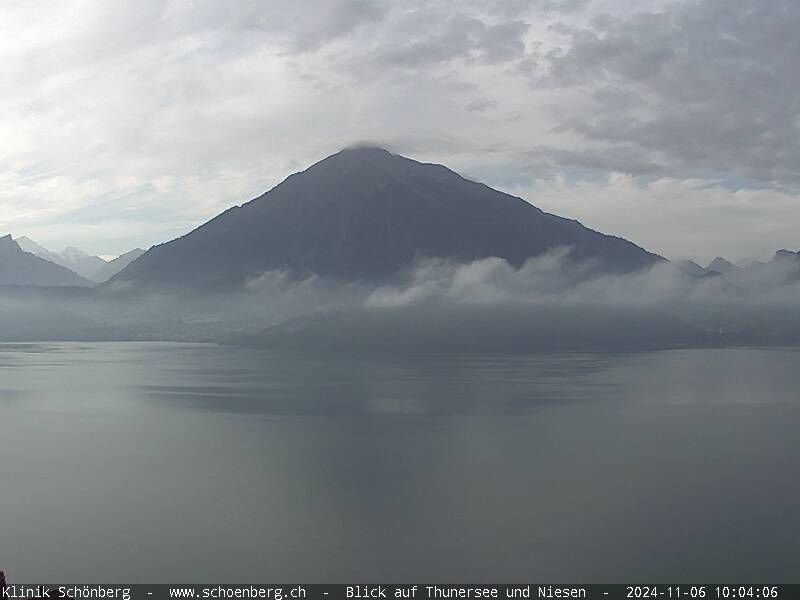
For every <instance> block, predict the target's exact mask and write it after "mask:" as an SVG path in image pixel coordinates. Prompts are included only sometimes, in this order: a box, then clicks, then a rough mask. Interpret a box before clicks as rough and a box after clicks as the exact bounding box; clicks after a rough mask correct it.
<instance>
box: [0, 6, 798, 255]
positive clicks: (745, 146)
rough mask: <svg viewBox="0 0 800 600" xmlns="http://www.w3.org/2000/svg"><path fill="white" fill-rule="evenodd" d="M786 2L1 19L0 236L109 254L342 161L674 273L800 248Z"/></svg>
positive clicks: (223, 9)
mask: <svg viewBox="0 0 800 600" xmlns="http://www.w3.org/2000/svg"><path fill="white" fill-rule="evenodd" d="M798 31H800V3H798V2H796V0H770V1H769V2H765V1H764V0H702V1H694V0H682V1H681V0H679V1H676V2H664V1H660V0H652V1H651V0H641V1H637V2H629V1H621V0H527V1H524V0H483V1H478V0H453V1H442V0H431V1H426V0H404V1H403V2H399V1H395V2H386V1H382V0H305V1H303V2H297V1H296V0H237V1H236V2H220V1H218V0H169V1H154V0H136V1H133V0H118V1H113V2H112V1H106V2H98V1H95V0H75V1H71V0H52V1H51V0H40V1H37V2H27V1H25V0H5V1H4V2H3V3H2V4H0V63H1V64H2V65H3V69H2V70H0V139H2V144H0V234H5V233H11V234H12V235H14V236H15V237H17V236H23V235H26V236H28V237H31V238H33V239H35V240H36V241H38V242H40V243H41V244H43V245H45V246H48V247H50V248H52V249H55V250H60V249H61V248H63V247H65V246H78V247H81V248H83V249H84V250H86V251H89V252H92V253H96V254H102V255H116V254H120V253H122V252H125V251H127V250H129V249H131V248H133V247H136V246H140V247H144V248H147V247H149V246H151V245H153V244H156V243H160V242H163V241H167V240H169V239H172V238H175V237H177V236H180V235H183V234H184V233H187V232H188V231H190V230H191V229H193V228H194V227H196V226H197V225H199V224H201V223H202V222H204V221H205V220H207V219H209V218H211V217H213V216H215V215H216V214H218V213H219V212H221V211H222V210H224V209H226V208H228V207H230V206H233V205H235V204H241V203H243V202H245V201H247V200H249V199H251V198H253V197H256V196H258V195H260V194H261V193H263V192H264V191H266V190H267V189H269V188H271V187H272V186H274V185H276V184H277V183H279V182H280V181H282V180H283V179H284V178H285V177H286V176H287V175H289V174H291V173H292V172H296V171H298V170H302V169H304V168H306V167H307V166H308V165H310V164H312V163H314V162H316V161H318V160H320V159H322V158H324V157H325V156H327V155H329V154H332V153H334V152H336V151H338V150H339V149H341V148H343V147H345V146H348V145H352V144H354V143H365V142H366V143H374V144H377V145H381V146H384V147H387V148H388V149H390V150H392V151H394V152H397V153H400V154H403V155H406V156H409V157H411V158H415V159H417V160H421V161H425V162H438V163H442V164H445V165H447V166H449V167H450V168H452V169H454V170H456V171H458V172H460V173H462V174H463V175H465V176H467V177H470V178H473V179H477V180H479V181H482V182H484V183H486V184H488V185H490V186H492V187H495V188H498V189H501V190H504V191H507V192H510V193H513V194H515V195H519V196H521V197H523V198H525V199H526V200H528V201H529V202H531V203H533V204H535V205H536V206H539V207H540V208H542V209H544V210H547V211H549V212H554V213H556V214H560V215H563V216H567V217H571V218H577V219H579V220H580V221H581V222H583V223H584V224H585V225H587V226H589V227H591V228H593V229H598V230H600V231H603V232H606V233H611V234H614V235H620V236H624V237H626V238H628V239H630V240H632V241H634V242H636V243H638V244H640V245H642V246H644V247H646V248H647V249H649V250H651V251H654V252H658V253H660V254H662V255H664V256H667V257H669V258H691V259H695V260H698V261H701V262H706V261H709V260H710V259H712V258H713V257H715V256H717V255H722V256H725V257H727V258H729V259H731V260H735V261H739V262H746V261H749V260H752V259H756V258H768V257H769V256H771V255H772V254H773V253H774V251H775V250H777V249H779V248H790V249H795V250H796V249H798V248H800V234H798V233H797V223H798V222H800V69H798V68H797V57H798V56H800V35H797V32H798Z"/></svg>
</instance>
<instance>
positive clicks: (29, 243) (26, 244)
mask: <svg viewBox="0 0 800 600" xmlns="http://www.w3.org/2000/svg"><path fill="white" fill-rule="evenodd" d="M16 241H17V244H19V247H20V248H22V249H23V250H24V251H25V252H30V253H31V254H34V255H36V256H38V257H39V258H43V259H45V260H48V261H50V262H51V263H55V264H57V265H61V266H62V267H65V266H66V265H65V264H63V263H64V258H63V257H62V256H61V255H60V254H57V253H56V252H52V251H50V250H48V249H47V248H45V247H44V246H42V245H41V244H38V243H36V242H34V241H33V240H32V239H31V238H29V237H25V236H22V237H18V238H17V240H16ZM67 268H69V267H67Z"/></svg>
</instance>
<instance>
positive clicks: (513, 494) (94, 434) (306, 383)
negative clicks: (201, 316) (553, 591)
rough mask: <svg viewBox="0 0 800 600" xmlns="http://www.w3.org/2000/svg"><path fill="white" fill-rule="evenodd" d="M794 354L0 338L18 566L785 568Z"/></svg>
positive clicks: (480, 576)
mask: <svg viewBox="0 0 800 600" xmlns="http://www.w3.org/2000/svg"><path fill="white" fill-rule="evenodd" d="M799 359H800V353H798V351H796V350H786V349H771V350H758V349H730V350H726V349H710V350H671V351H661V352H651V353H624V354H610V353H606V354H538V355H535V356H516V357H508V356H506V357H502V358H500V357H491V356H480V355H472V356H464V355H460V356H456V355H439V356H413V355H405V356H388V357H387V356H380V355H375V356H365V355H361V356H346V355H341V356H335V355H326V356H312V355H307V356H301V355H298V354H296V353H293V354H282V353H275V352H264V351H255V350H248V349H237V348H221V347H217V346H213V345H191V344H154V343H105V344H95V343H47V344H13V345H8V344H6V345H2V346H0V381H2V385H1V386H0V420H1V421H2V423H3V427H2V434H0V457H2V459H0V481H2V482H3V485H2V487H1V488H0V515H2V519H0V540H2V544H0V564H2V565H3V568H4V569H5V570H6V571H7V573H8V576H9V580H10V581H11V582H23V581H36V580H42V579H49V580H61V581H65V582H66V581H73V582H82V583H85V582H86V581H96V582H98V581H127V582H135V581H148V582H154V581H156V582H167V581H171V582H175V581H194V582H219V581H260V582H264V581H270V580H272V581H276V580H282V581H327V582H342V581H359V582H368V581H374V582H379V581H383V582H386V581H401V580H416V581H471V582H481V581H483V582H486V581H517V582H522V581H524V582H530V581H534V580H538V581H593V582H601V581H606V582H612V581H613V582H619V581H623V580H625V581H629V580H638V581H648V582H657V581H672V582H675V581H698V580H704V581H708V580H717V581H756V580H759V581H781V582H790V581H797V568H796V556H798V553H800V542H799V541H798V540H799V539H800V538H799V537H798V535H797V532H798V531H800V514H799V513H798V511H797V506H798V505H800V481H799V480H798V478H797V476H796V475H797V473H796V469H797V465H798V463H800V438H798V436H797V423H798V422H800V400H798V397H797V394H796V393H795V392H796V390H797V389H798V388H799V386H800V370H798V369H797V364H798V360H799Z"/></svg>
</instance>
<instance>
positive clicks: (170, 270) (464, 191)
mask: <svg viewBox="0 0 800 600" xmlns="http://www.w3.org/2000/svg"><path fill="white" fill-rule="evenodd" d="M558 246H571V247H572V248H573V252H574V255H575V257H577V258H580V259H595V260H596V261H598V266H599V268H602V269H603V270H607V271H617V272H624V271H631V270H635V269H639V268H643V267H647V266H649V265H651V264H653V263H654V262H656V261H658V260H661V259H660V257H658V256H656V255H654V254H651V253H649V252H646V251H645V250H643V249H642V248H640V247H638V246H636V245H634V244H632V243H630V242H628V241H626V240H623V239H620V238H615V237H611V236H606V235H603V234H600V233H598V232H595V231H592V230H590V229H587V228H586V227H584V226H582V225H581V224H580V223H578V222H577V221H572V220H568V219H563V218H560V217H557V216H554V215H550V214H547V213H544V212H543V211H541V210H539V209H538V208H536V207H534V206H532V205H530V204H528V203H527V202H525V201H524V200H522V199H520V198H516V197H514V196H510V195H508V194H504V193H502V192H498V191H496V190H493V189H491V188H489V187H487V186H485V185H483V184H479V183H475V182H473V181H469V180H467V179H464V178H462V177H461V176H459V175H458V174H456V173H454V172H453V171H451V170H449V169H447V168H445V167H443V166H441V165H433V164H422V163H419V162H416V161H413V160H410V159H407V158H404V157H401V156H397V155H394V154H391V153H389V152H387V151H386V150H381V149H378V148H353V149H347V150H343V151H341V152H339V153H338V154H335V155H333V156H330V157H328V158H326V159H325V160H323V161H321V162H318V163H316V164H315V165H313V166H312V167H310V168H309V169H307V170H306V171H303V172H302V173H297V174H294V175H292V176H290V177H289V178H287V179H286V180H285V181H284V182H283V183H281V184H280V185H278V186H276V187H275V188H273V189H272V190H270V191H269V192H267V193H266V194H264V195H262V196H260V197H259V198H256V199H255V200H253V201H251V202H249V203H247V204H245V205H243V206H239V207H235V208H232V209H230V210H228V211H226V212H224V213H222V214H221V215H219V216H218V217H216V218H215V219H213V220H211V221H209V222H208V223H206V224H204V225H202V226H201V227H199V228H197V229H196V230H194V231H193V232H191V233H190V234H188V235H186V236H184V237H182V238H179V239H177V240H174V241H172V242H169V243H167V244H163V245H160V246H156V247H154V248H152V249H151V250H150V251H149V252H147V253H146V254H145V255H144V256H142V257H141V258H140V259H138V260H137V261H135V262H134V263H132V264H131V265H130V266H129V267H127V268H126V269H125V270H123V271H122V272H121V273H119V274H118V275H117V276H116V277H115V278H113V279H112V281H117V282H120V281H130V282H135V283H137V284H140V285H142V286H182V287H198V286H222V287H227V286H231V285H239V284H241V283H242V282H243V281H245V280H246V279H247V278H249V277H253V276H256V275H258V274H259V273H261V272H263V271H266V270H270V269H276V268H287V269H291V270H292V271H294V272H296V273H298V274H308V273H316V274H320V275H328V276H333V277H339V278H343V279H348V280H352V279H365V280H381V279H385V278H387V277H390V276H391V275H393V274H394V273H396V272H397V271H398V270H400V269H402V268H403V267H405V266H407V265H409V264H410V263H411V262H412V261H413V260H414V259H415V258H417V257H423V256H424V257H448V258H455V259H458V260H473V259H477V258H483V257H487V256H498V257H501V258H505V259H507V260H508V261H509V262H511V263H513V264H515V265H519V264H521V263H522V262H524V261H525V259H527V258H529V257H532V256H536V255H539V254H541V253H543V252H545V251H547V250H548V249H552V248H554V247H558Z"/></svg>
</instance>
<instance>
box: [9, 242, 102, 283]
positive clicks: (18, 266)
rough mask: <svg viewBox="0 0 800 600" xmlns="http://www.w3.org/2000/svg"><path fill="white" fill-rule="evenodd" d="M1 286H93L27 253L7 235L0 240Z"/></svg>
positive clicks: (57, 266) (62, 268)
mask: <svg viewBox="0 0 800 600" xmlns="http://www.w3.org/2000/svg"><path fill="white" fill-rule="evenodd" d="M0 285H33V286H84V287H88V286H90V285H92V284H91V282H89V281H87V280H86V279H84V278H83V277H81V276H80V275H77V274H76V273H73V272H72V271H70V270H69V269H67V268H66V267H62V266H61V265H57V264H54V263H52V262H49V261H47V260H45V259H43V258H40V257H38V256H35V255H33V254H31V253H30V252H25V251H24V250H23V249H22V248H20V246H19V244H18V243H17V242H15V241H14V240H13V239H12V238H11V236H10V235H7V236H5V237H2V238H0Z"/></svg>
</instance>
